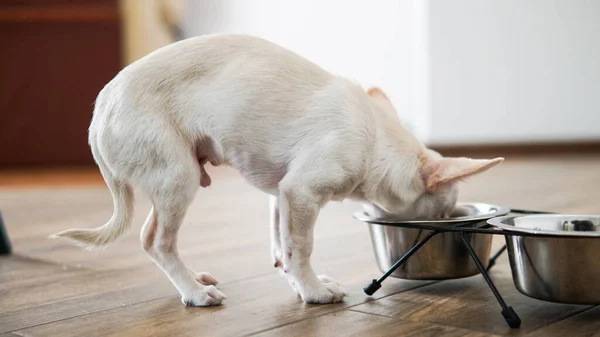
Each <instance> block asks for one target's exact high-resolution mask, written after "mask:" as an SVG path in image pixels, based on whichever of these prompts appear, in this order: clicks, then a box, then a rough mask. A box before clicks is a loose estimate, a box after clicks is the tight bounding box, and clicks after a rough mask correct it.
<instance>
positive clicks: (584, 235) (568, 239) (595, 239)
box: [487, 214, 600, 304]
mask: <svg viewBox="0 0 600 337" xmlns="http://www.w3.org/2000/svg"><path fill="white" fill-rule="evenodd" d="M487 222H488V223H489V224H490V225H492V226H493V227H496V228H499V229H502V230H503V231H504V232H505V233H506V232H508V233H509V234H506V235H505V238H506V246H507V251H508V257H509V262H510V267H511V268H510V269H511V272H512V277H513V282H514V285H515V287H516V288H517V290H519V292H521V293H522V294H524V295H526V296H529V297H533V298H536V299H539V300H544V301H549V302H558V303H569V304H599V303H600V287H599V286H598V284H599V283H600V258H599V256H600V231H599V229H600V216H598V215H570V214H569V215H567V214H547V215H525V216H504V217H499V218H494V219H490V220H488V221H487ZM510 233H514V235H510Z"/></svg>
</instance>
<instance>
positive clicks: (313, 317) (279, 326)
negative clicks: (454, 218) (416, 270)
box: [246, 281, 440, 336]
mask: <svg viewBox="0 0 600 337" xmlns="http://www.w3.org/2000/svg"><path fill="white" fill-rule="evenodd" d="M438 282H440V281H435V282H432V283H426V284H421V285H418V286H416V287H413V288H407V289H403V290H400V291H398V292H393V293H390V294H387V295H385V296H382V297H379V298H376V299H372V300H371V301H369V302H375V301H379V300H380V299H383V298H386V297H389V296H392V295H397V294H401V293H403V292H406V291H411V290H415V289H419V288H422V287H425V286H428V285H431V284H435V283H438ZM365 303H367V301H365V302H362V303H357V304H353V305H351V306H348V307H343V308H339V309H337V310H333V311H329V312H325V313H322V314H319V315H316V316H311V317H307V318H303V319H299V320H295V321H292V322H288V323H285V324H280V325H277V326H274V327H271V328H266V329H262V330H259V331H256V332H252V333H250V334H248V335H246V336H256V335H257V334H261V333H265V332H267V331H271V330H275V329H279V328H282V327H284V326H288V325H291V324H296V323H299V322H303V321H306V320H309V319H315V318H317V317H321V316H325V315H330V314H333V313H336V312H340V311H342V310H350V309H351V308H353V307H356V306H359V305H363V304H365ZM351 311H354V312H359V313H361V314H367V315H374V316H381V317H386V318H391V317H389V316H385V315H379V314H373V313H370V312H362V311H358V310H351Z"/></svg>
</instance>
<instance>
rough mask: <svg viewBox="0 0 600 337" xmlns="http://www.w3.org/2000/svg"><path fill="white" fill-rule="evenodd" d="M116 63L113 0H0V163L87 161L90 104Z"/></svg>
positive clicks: (117, 46) (118, 39) (116, 68)
mask: <svg viewBox="0 0 600 337" xmlns="http://www.w3.org/2000/svg"><path fill="white" fill-rule="evenodd" d="M121 67H122V66H121V22H120V17H119V10H118V3H117V0H104V1H100V0H89V1H84V0H78V1H75V0H71V1H68V0H37V1H34V0H2V1H0V168H4V167H9V166H11V167H14V166H66V165H89V164H93V159H92V156H91V153H90V150H89V147H88V144H87V128H88V126H89V122H90V118H91V116H92V110H93V103H94V100H95V98H96V95H97V94H98V92H99V91H100V90H101V89H102V87H103V86H104V85H105V84H106V83H107V82H108V81H109V80H110V79H111V78H112V77H113V76H114V75H116V74H117V72H118V71H119V70H120V69H121Z"/></svg>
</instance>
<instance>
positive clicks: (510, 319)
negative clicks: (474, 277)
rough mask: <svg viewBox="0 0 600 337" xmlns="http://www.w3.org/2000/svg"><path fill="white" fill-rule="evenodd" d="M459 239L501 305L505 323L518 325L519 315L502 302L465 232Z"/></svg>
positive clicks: (515, 326)
mask: <svg viewBox="0 0 600 337" xmlns="http://www.w3.org/2000/svg"><path fill="white" fill-rule="evenodd" d="M460 239H461V240H462V242H463V244H464V245H465V248H467V250H468V251H469V255H471V258H473V261H474V262H475V264H476V265H477V268H479V271H480V272H481V274H482V275H483V278H484V279H485V281H486V282H487V284H488V286H489V287H490V289H491V290H492V292H493V293H494V296H496V299H497V300H498V303H500V306H501V307H502V316H504V320H505V321H506V323H508V325H509V326H510V327H511V328H518V327H520V326H521V319H520V318H519V316H518V315H517V313H516V312H515V310H514V309H513V308H512V307H509V306H507V305H506V302H504V299H503V298H502V296H501V295H500V292H499V291H498V289H497V288H496V286H495V285H494V282H492V279H491V278H490V275H489V274H488V273H487V271H486V270H485V268H484V267H483V264H482V263H481V260H479V257H478V256H477V254H476V253H475V251H474V250H473V247H471V244H470V243H469V240H468V239H467V237H466V233H465V232H461V233H460Z"/></svg>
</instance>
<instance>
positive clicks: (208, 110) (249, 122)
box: [55, 34, 503, 306]
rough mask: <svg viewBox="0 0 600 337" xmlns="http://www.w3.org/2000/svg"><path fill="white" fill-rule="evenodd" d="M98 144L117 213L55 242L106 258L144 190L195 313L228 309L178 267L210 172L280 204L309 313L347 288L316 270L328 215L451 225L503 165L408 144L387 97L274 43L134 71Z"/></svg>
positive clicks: (103, 98)
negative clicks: (365, 211) (476, 178)
mask: <svg viewBox="0 0 600 337" xmlns="http://www.w3.org/2000/svg"><path fill="white" fill-rule="evenodd" d="M89 144H90V147H91V150H92V153H93V156H94V159H95V161H96V163H97V164H98V166H99V168H100V171H101V172H102V175H103V177H104V179H105V181H106V184H107V185H108V187H109V188H110V191H111V193H112V195H113V199H114V214H113V216H112V218H111V219H110V220H109V221H108V222H107V223H106V224H105V225H104V226H101V227H99V228H96V229H72V230H67V231H64V232H61V233H57V234H55V236H62V237H67V238H70V239H73V240H75V241H77V242H79V243H80V244H84V245H86V246H89V247H99V246H104V245H106V244H108V243H109V242H111V241H113V240H114V239H116V238H117V237H118V236H120V235H121V234H122V233H123V232H124V231H125V230H126V229H127V228H128V227H129V225H130V223H131V218H132V213H133V212H132V209H133V189H134V188H136V189H139V190H140V191H142V192H143V193H145V194H146V195H147V196H148V197H149V198H150V199H151V201H152V204H153V207H152V210H151V211H150V214H149V216H148V218H147V220H146V222H145V224H144V226H143V229H142V231H141V241H142V246H143V248H144V250H145V251H146V252H147V253H148V255H149V256H150V257H151V258H152V260H153V261H154V262H155V263H156V264H157V265H158V266H159V267H160V268H161V269H162V270H163V271H164V273H165V274H166V275H167V276H168V277H169V279H170V280H171V282H172V284H173V285H174V286H175V287H176V288H177V290H178V291H179V293H180V294H181V296H182V301H183V302H184V303H185V304H186V305H192V306H208V305H217V304H220V303H221V302H222V300H223V299H224V298H225V296H224V295H223V294H222V293H221V292H220V291H219V290H217V288H216V287H215V286H214V285H215V284H216V283H217V281H216V280H215V279H214V278H213V277H212V276H210V275H209V274H208V273H195V272H193V271H192V270H191V269H188V268H187V267H186V266H185V265H184V264H183V262H182V261H181V259H180V258H179V256H178V252H177V232H178V230H179V227H180V225H181V223H182V219H183V217H184V215H185V214H186V210H187V208H188V206H189V205H190V203H191V202H192V200H193V199H194V196H195V195H196V191H197V190H198V185H200V186H203V187H206V186H208V185H210V183H211V179H210V177H209V176H208V174H207V173H206V171H205V169H204V165H205V164H206V163H208V162H210V163H211V164H212V165H214V166H217V165H221V164H224V165H230V166H232V167H233V168H235V169H237V170H238V171H239V172H240V173H241V174H242V175H243V176H244V177H245V178H246V179H247V180H248V181H249V182H250V183H251V184H253V185H254V186H256V187H257V188H259V189H261V190H263V191H264V192H266V193H268V194H270V195H271V202H270V207H271V215H272V216H271V242H272V255H273V264H274V265H275V267H278V268H281V269H282V270H283V271H284V272H285V275H286V276H287V278H288V280H289V282H290V284H291V285H292V287H293V288H294V290H295V291H296V292H297V293H298V294H299V295H300V296H301V298H302V299H303V300H304V301H305V302H308V303H332V302H338V301H341V300H342V299H343V297H344V296H346V293H345V291H344V290H343V289H342V288H341V287H340V285H339V284H337V283H336V282H334V281H333V280H331V279H330V278H328V277H326V276H317V275H315V272H314V271H313V269H312V267H311V263H310V256H311V252H312V250H313V227H314V224H315V220H316V219H317V215H318V214H319V210H320V209H321V208H322V207H323V206H324V205H325V204H326V203H327V202H328V201H332V200H335V201H341V200H343V199H346V198H349V199H353V200H359V201H361V202H363V203H364V204H366V205H370V206H371V207H373V208H374V209H376V210H379V211H382V212H385V213H390V214H395V215H401V216H403V217H407V218H423V217H426V218H436V217H443V216H447V215H448V214H449V212H451V211H452V210H453V208H454V206H455V202H456V198H457V191H456V182H457V181H459V180H461V179H464V178H466V177H468V176H470V175H473V174H476V173H479V172H482V171H485V170H487V169H489V168H491V167H493V166H495V165H497V164H499V163H501V162H502V161H503V158H496V159H493V160H475V159H468V158H442V157H441V156H440V155H439V154H437V153H435V152H433V151H431V150H428V149H427V148H426V147H425V146H424V145H423V144H422V143H420V142H419V141H418V140H417V139H416V138H415V137H413V136H412V135H411V134H410V133H409V132H407V131H406V130H405V129H404V128H403V127H402V125H401V124H400V122H399V120H398V119H397V117H396V112H395V111H394V108H393V107H392V105H391V103H390V102H389V100H388V99H387V97H386V96H385V95H384V94H383V92H381V91H380V90H379V89H376V88H374V89H370V90H369V91H368V92H365V91H364V90H363V89H362V88H361V87H360V86H358V85H357V84H355V83H352V82H350V81H348V80H346V79H343V78H340V77H336V76H333V75H331V74H329V73H328V72H326V71H324V70H323V69H321V68H320V67H318V66H316V65H315V64H313V63H311V62H309V61H307V60H305V59H303V58H302V57H300V56H298V55H296V54H295V53H293V52H291V51H289V50H286V49H284V48H281V47H279V46H277V45H275V44H273V43H270V42H268V41H265V40H263V39H259V38H255V37H250V36H242V35H221V34H218V35H210V36H202V37H196V38H191V39H187V40H183V41H180V42H177V43H174V44H171V45H169V46H166V47H164V48H161V49H159V50H156V51H155V52H153V53H151V54H149V55H147V56H146V57H144V58H142V59H140V60H138V61H137V62H134V63H133V64H131V65H129V66H127V67H126V68H124V69H123V70H122V71H121V72H120V73H119V74H118V75H117V76H116V77H115V78H114V79H113V80H112V81H110V82H109V83H108V84H107V85H106V86H105V87H104V88H103V89H102V91H101V92H100V93H99V95H98V98H97V100H96V104H95V110H94V116H93V119H92V122H91V125H90V129H89Z"/></svg>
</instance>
